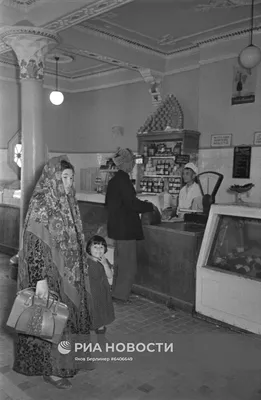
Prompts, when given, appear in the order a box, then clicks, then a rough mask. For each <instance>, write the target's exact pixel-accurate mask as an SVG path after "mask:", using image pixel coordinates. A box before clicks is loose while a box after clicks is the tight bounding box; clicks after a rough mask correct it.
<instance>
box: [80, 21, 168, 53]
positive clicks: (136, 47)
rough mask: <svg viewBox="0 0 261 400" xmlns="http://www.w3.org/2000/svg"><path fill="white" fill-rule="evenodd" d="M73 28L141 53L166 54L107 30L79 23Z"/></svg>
mask: <svg viewBox="0 0 261 400" xmlns="http://www.w3.org/2000/svg"><path fill="white" fill-rule="evenodd" d="M73 29H75V30H77V31H79V32H83V33H89V34H91V35H92V36H96V37H99V38H102V39H105V40H110V41H112V42H114V43H118V44H120V45H123V46H125V47H129V48H132V49H134V50H138V51H142V52H143V53H147V54H152V55H155V56H162V57H164V56H165V55H166V54H167V53H165V52H164V51H160V50H156V49H155V48H153V47H150V46H146V45H145V44H141V43H138V42H136V41H134V40H131V39H128V38H127V37H123V36H117V35H116V34H113V33H109V32H108V33H107V32H104V31H102V30H100V29H98V28H94V27H86V26H83V25H80V26H74V27H73Z"/></svg>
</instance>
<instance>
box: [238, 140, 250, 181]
mask: <svg viewBox="0 0 261 400" xmlns="http://www.w3.org/2000/svg"><path fill="white" fill-rule="evenodd" d="M251 150H252V148H251V146H238V147H235V148H234V161H233V178H240V179H249V178H250V166H251Z"/></svg>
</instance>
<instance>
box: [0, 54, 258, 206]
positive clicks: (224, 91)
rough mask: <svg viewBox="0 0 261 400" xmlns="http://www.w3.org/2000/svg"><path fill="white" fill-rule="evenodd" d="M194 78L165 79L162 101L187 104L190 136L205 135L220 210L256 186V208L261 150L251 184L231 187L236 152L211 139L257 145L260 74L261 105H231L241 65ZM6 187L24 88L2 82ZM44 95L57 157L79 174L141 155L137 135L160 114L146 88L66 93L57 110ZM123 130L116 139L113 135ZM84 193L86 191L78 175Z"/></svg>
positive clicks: (0, 161)
mask: <svg viewBox="0 0 261 400" xmlns="http://www.w3.org/2000/svg"><path fill="white" fill-rule="evenodd" d="M203 56H204V54H203V55H202V57H201V58H200V61H199V65H198V66H197V67H195V68H194V69H191V70H188V71H180V72H177V73H174V74H172V75H168V76H166V77H165V78H164V82H163V91H162V93H163V95H166V94H168V93H173V94H174V95H175V96H176V97H177V99H178V100H179V101H180V103H181V105H182V107H183V110H184V116H185V128H187V129H195V130H199V131H200V132H201V140H200V151H199V170H200V172H201V171H203V170H205V171H206V170H215V171H219V172H221V173H223V174H224V176H225V179H224V181H223V184H222V187H221V189H220V191H219V194H218V196H217V201H218V202H232V201H234V197H233V196H232V195H231V194H229V193H227V188H228V187H229V186H230V185H231V184H234V183H238V184H244V183H246V182H249V181H251V182H253V183H254V184H255V187H254V189H253V190H252V192H251V196H250V198H249V200H251V201H254V202H260V201H261V178H260V177H259V175H260V174H259V171H260V167H261V156H260V153H261V148H260V147H253V151H252V165H251V176H250V179H249V180H235V179H232V163H233V147H231V148H227V149H223V148H220V149H213V148H211V147H210V142H211V135H212V134H227V133H231V134H232V135H233V142H232V145H233V146H234V145H240V144H250V145H252V144H253V135H254V132H255V131H261V113H260V109H261V90H260V89H261V82H260V79H261V66H259V67H258V68H257V83H256V99H255V103H251V104H242V105H237V106H232V105H231V96H232V80H233V67H234V65H235V64H236V61H237V60H236V57H234V58H228V59H226V58H224V59H222V57H221V58H220V59H219V60H214V61H212V62H207V63H203V62H202V59H203V58H204V57H203ZM0 85H1V87H0V89H1V90H0V118H1V123H0V180H1V179H12V178H15V177H14V174H13V173H12V171H11V170H10V169H9V168H8V166H7V161H6V155H7V151H6V148H7V142H8V140H9V139H10V138H11V137H12V135H13V134H14V133H15V132H16V130H17V129H18V127H19V122H20V119H19V118H20V116H19V87H18V85H17V84H15V83H13V82H9V81H8V82H4V81H2V80H1V81H0ZM48 94H49V91H47V90H45V96H44V97H45V101H44V131H45V135H46V141H47V145H48V148H49V151H50V155H52V154H62V153H67V154H68V155H69V157H70V159H71V160H72V162H73V163H74V164H75V167H76V170H77V171H80V169H83V168H88V167H95V166H98V162H97V153H100V154H103V155H104V156H106V155H108V154H111V153H112V152H113V151H114V150H115V149H116V148H117V147H118V146H126V147H130V148H131V149H133V150H136V149H137V142H136V133H137V130H138V128H139V127H140V126H141V125H142V124H143V123H144V121H145V120H146V118H147V116H148V115H149V114H150V113H151V112H153V110H154V109H153V106H152V103H151V97H150V94H149V92H148V87H147V85H146V84H145V83H144V82H138V83H132V84H125V85H119V86H115V87H110V88H107V89H102V90H94V91H89V92H88V91H87V92H81V93H65V102H64V104H63V105H62V106H61V107H54V106H52V105H51V104H50V103H49V100H48ZM115 125H119V126H122V127H123V128H124V135H123V136H122V137H118V138H115V137H114V136H113V134H112V131H111V128H112V127H113V126H115ZM76 181H77V190H79V189H80V177H79V172H78V175H77V179H76Z"/></svg>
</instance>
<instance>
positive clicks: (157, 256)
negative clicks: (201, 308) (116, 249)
mask: <svg viewBox="0 0 261 400" xmlns="http://www.w3.org/2000/svg"><path fill="white" fill-rule="evenodd" d="M143 230H144V236H145V240H144V241H141V242H138V273H137V276H136V284H137V285H139V286H140V287H142V288H144V289H143V292H144V293H143V294H144V295H149V297H151V298H152V299H155V298H158V300H160V301H163V302H167V303H168V304H169V305H174V306H175V305H176V306H178V307H181V308H184V309H189V310H193V309H194V307H195V286H196V284H195V276H196V262H197V257H198V253H199V250H200V245H201V242H202V239H203V234H204V227H203V226H200V225H195V224H187V223H184V222H172V223H171V222H163V223H162V224H161V225H159V226H144V227H143ZM140 287H139V288H137V289H138V291H139V292H142V290H141V288H140Z"/></svg>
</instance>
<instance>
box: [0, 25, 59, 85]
mask: <svg viewBox="0 0 261 400" xmlns="http://www.w3.org/2000/svg"><path fill="white" fill-rule="evenodd" d="M0 40H1V41H2V42H4V43H5V44H6V45H7V46H9V47H11V48H12V50H13V51H14V52H15V54H16V56H17V59H18V63H19V66H20V78H21V79H36V80H42V79H43V76H44V59H45V56H46V54H47V53H48V52H49V51H50V50H52V49H53V48H54V47H56V46H57V44H58V43H59V38H58V36H57V35H56V34H54V33H53V32H51V31H48V30H46V29H42V28H37V27H34V26H30V27H28V26H7V27H4V28H1V29H0Z"/></svg>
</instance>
